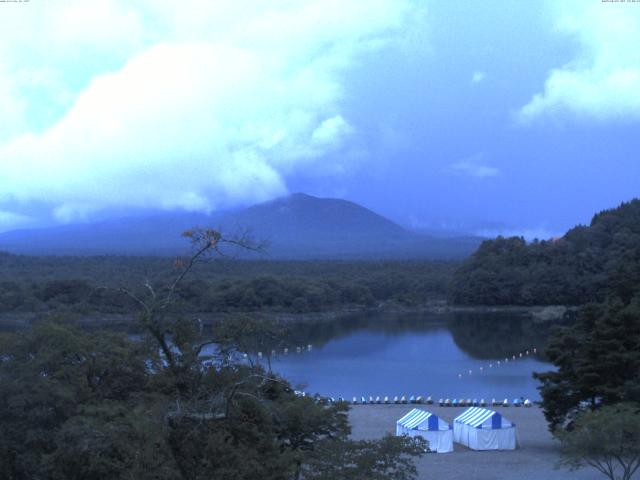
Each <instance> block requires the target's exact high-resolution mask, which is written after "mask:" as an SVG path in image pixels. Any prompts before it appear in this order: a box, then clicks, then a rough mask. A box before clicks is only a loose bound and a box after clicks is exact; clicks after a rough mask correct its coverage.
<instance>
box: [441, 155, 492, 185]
mask: <svg viewBox="0 0 640 480" xmlns="http://www.w3.org/2000/svg"><path fill="white" fill-rule="evenodd" d="M483 157H484V155H483V154H481V153H478V154H475V155H472V156H471V157H469V158H466V159H464V160H461V161H459V162H456V163H453V164H451V165H449V167H448V168H447V170H448V171H450V172H453V173H457V174H461V175H467V176H469V177H474V178H480V179H483V178H489V177H496V176H498V175H500V170H498V169H497V168H495V167H490V166H488V165H484V164H482V163H481V162H482V160H483Z"/></svg>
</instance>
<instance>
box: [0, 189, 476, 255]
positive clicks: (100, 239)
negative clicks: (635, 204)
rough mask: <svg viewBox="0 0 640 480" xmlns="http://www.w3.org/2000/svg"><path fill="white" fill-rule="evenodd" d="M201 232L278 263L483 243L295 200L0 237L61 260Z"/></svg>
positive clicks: (152, 246) (141, 249) (174, 246)
mask: <svg viewBox="0 0 640 480" xmlns="http://www.w3.org/2000/svg"><path fill="white" fill-rule="evenodd" d="M194 226H207V227H212V228H219V229H221V230H222V231H223V232H224V233H225V234H227V235H233V234H235V233H237V232H243V231H249V232H250V234H251V236H253V237H254V238H256V239H259V240H265V239H266V240H268V241H269V243H270V245H269V248H268V252H267V256H268V257H271V258H301V259H304V258H334V259H351V258H356V259H357V258H460V257H464V256H466V255H469V254H470V253H471V252H472V251H473V250H474V249H475V248H476V247H477V246H478V244H479V239H477V238H474V237H468V238H466V237H460V238H454V239H442V238H432V237H427V236H423V235H419V234H416V233H414V232H411V231H408V230H406V229H404V228H402V227H401V226H399V225H397V224H395V223H393V222H392V221H390V220H388V219H386V218H384V217H382V216H380V215H378V214H377V213H375V212H372V211H371V210H368V209H366V208H364V207H362V206H360V205H358V204H356V203H353V202H349V201H347V200H340V199H327V198H317V197H312V196H310V195H305V194H293V195H289V196H287V197H282V198H278V199H275V200H272V201H269V202H265V203H261V204H258V205H254V206H252V207H248V208H244V209H240V210H236V211H231V212H223V213H217V214H214V215H205V214H194V213H189V214H187V213H180V214H177V213H161V214H156V215H153V216H148V217H143V218H124V219H117V220H107V221H102V222H97V223H93V224H76V225H67V226H63V227H55V228H47V229H40V230H15V231H12V232H6V233H4V234H0V250H6V251H9V252H14V253H28V254H57V255H67V254H71V255H96V254H131V255H177V254H181V253H184V252H185V251H186V250H187V248H188V245H187V243H186V242H185V240H184V239H183V238H181V236H180V234H181V233H182V232H183V231H184V230H186V229H189V228H192V227H194Z"/></svg>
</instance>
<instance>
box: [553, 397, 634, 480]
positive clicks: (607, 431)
mask: <svg viewBox="0 0 640 480" xmlns="http://www.w3.org/2000/svg"><path fill="white" fill-rule="evenodd" d="M558 438H559V439H560V441H561V442H562V450H561V455H562V460H561V464H562V465H565V466H568V467H569V468H571V469H572V470H575V469H579V468H583V467H585V466H591V467H593V468H595V469H597V470H598V471H600V472H602V474H604V475H605V476H606V477H608V478H609V479H611V480H617V479H620V480H630V479H631V477H632V476H633V474H634V473H635V472H636V470H638V468H639V467H640V406H638V405H637V404H636V405H632V404H618V405H615V406H606V407H602V408H601V409H599V410H596V411H586V412H583V413H581V414H580V415H579V416H578V417H577V418H576V420H575V422H574V424H573V425H572V428H571V430H568V431H564V432H561V433H559V435H558Z"/></svg>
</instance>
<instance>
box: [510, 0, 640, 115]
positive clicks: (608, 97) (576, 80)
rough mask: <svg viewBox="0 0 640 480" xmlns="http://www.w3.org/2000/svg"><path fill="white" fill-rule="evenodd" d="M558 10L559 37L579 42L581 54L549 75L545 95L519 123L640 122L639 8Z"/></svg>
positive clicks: (570, 6) (582, 5) (571, 6)
mask: <svg viewBox="0 0 640 480" xmlns="http://www.w3.org/2000/svg"><path fill="white" fill-rule="evenodd" d="M554 7H555V9H554V10H553V14H554V19H555V21H556V23H557V29H558V31H559V33H561V34H562V35H566V36H569V37H572V38H573V39H575V40H576V41H577V42H578V43H579V45H580V51H579V54H578V56H577V57H576V58H574V59H573V60H572V61H570V62H569V63H567V64H566V65H564V66H563V67H561V68H555V69H553V70H551V72H550V73H549V76H548V78H547V80H546V82H545V85H544V91H543V92H541V93H537V94H536V95H534V96H533V98H532V99H531V100H530V101H529V103H527V104H526V105H525V106H523V107H522V108H521V109H520V110H519V112H518V115H517V116H518V119H519V120H520V121H522V122H524V123H527V122H531V121H534V120H536V119H538V118H543V117H554V118H569V119H578V120H585V119H586V120H596V121H611V120H621V121H629V120H631V121H635V120H639V119H640V95H639V94H638V92H640V49H639V48H637V45H640V8H638V7H639V6H638V5H637V4H625V3H606V2H604V3H603V2H584V1H568V2H562V3H556V4H554Z"/></svg>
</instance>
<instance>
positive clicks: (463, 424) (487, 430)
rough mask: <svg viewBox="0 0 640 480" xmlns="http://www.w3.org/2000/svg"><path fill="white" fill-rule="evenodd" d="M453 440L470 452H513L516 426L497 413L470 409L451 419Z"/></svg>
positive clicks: (481, 409) (516, 443) (476, 408)
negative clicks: (470, 450) (467, 448)
mask: <svg viewBox="0 0 640 480" xmlns="http://www.w3.org/2000/svg"><path fill="white" fill-rule="evenodd" d="M453 439H454V441H455V442H457V443H461V444H462V445H466V446H467V447H469V448H471V449H472V450H515V449H516V448H517V446H518V439H517V435H516V426H515V424H514V423H511V422H510V421H509V420H507V419H506V418H504V417H503V416H502V415H500V414H499V413H498V412H495V411H493V410H488V409H486V408H480V407H471V408H468V409H466V410H465V411H464V412H462V414H460V415H458V416H457V417H456V418H454V419H453Z"/></svg>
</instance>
